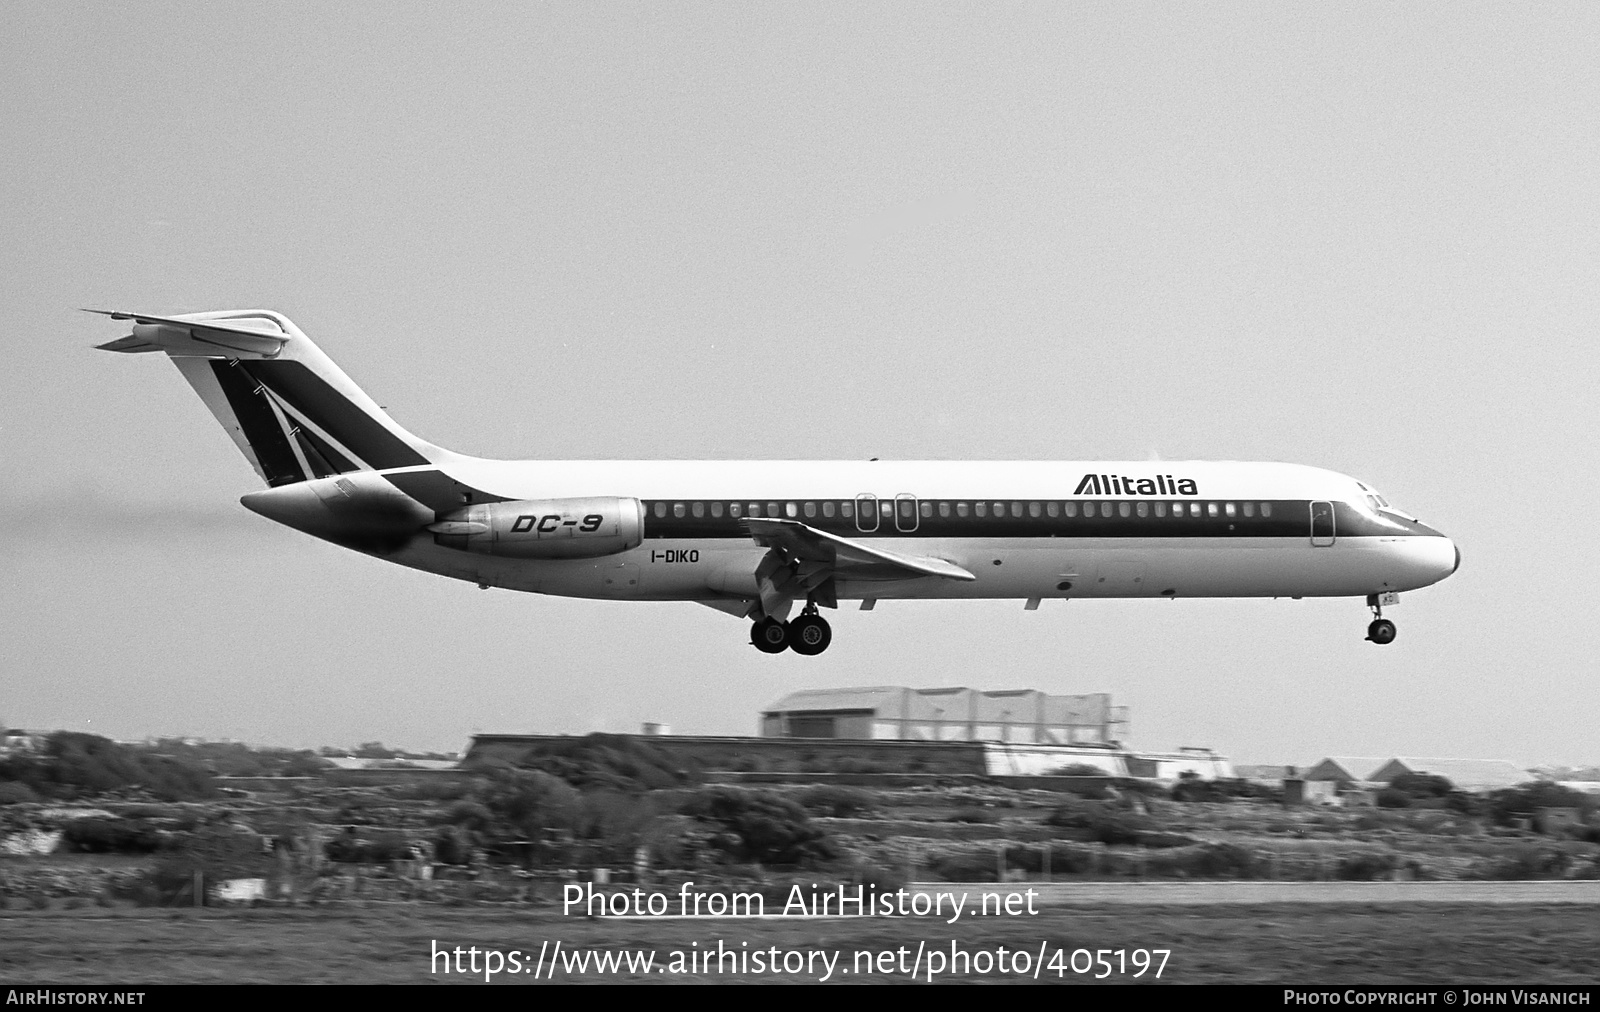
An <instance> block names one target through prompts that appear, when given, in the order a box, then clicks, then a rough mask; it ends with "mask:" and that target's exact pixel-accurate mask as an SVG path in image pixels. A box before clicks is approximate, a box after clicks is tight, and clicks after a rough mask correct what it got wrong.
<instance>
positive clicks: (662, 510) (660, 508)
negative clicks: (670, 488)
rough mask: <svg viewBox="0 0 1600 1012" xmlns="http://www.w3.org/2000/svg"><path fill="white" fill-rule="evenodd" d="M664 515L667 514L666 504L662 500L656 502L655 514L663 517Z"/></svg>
mask: <svg viewBox="0 0 1600 1012" xmlns="http://www.w3.org/2000/svg"><path fill="white" fill-rule="evenodd" d="M666 515H667V504H666V503H664V502H658V503H656V516H658V517H665V516H666Z"/></svg>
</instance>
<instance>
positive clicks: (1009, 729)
mask: <svg viewBox="0 0 1600 1012" xmlns="http://www.w3.org/2000/svg"><path fill="white" fill-rule="evenodd" d="M1127 723H1128V710H1127V707H1123V706H1112V705H1111V696H1110V695H1109V694H1107V693H1103V692H1101V693H1093V694H1090V695H1084V696H1052V695H1048V694H1046V693H1043V692H1039V691H1037V690H1035V689H1010V690H1004V691H998V692H980V691H978V690H976V689H967V688H953V689H909V688H904V687H901V686H874V687H866V688H849V689H807V690H804V691H801V692H793V693H790V694H789V695H787V696H784V697H783V698H782V699H780V700H778V701H777V702H776V703H773V704H772V705H771V706H770V707H768V708H767V709H766V710H765V711H763V712H762V714H761V736H762V737H763V738H853V739H880V740H881V739H897V740H902V741H1001V742H1013V743H1017V744H1028V745H1105V744H1110V743H1114V742H1116V741H1118V740H1119V739H1120V738H1121V737H1123V736H1124V735H1125V734H1126V727H1127Z"/></svg>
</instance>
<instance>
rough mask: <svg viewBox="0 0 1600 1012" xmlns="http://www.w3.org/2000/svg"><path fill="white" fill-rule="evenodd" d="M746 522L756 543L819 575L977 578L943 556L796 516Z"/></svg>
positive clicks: (898, 578)
mask: <svg viewBox="0 0 1600 1012" xmlns="http://www.w3.org/2000/svg"><path fill="white" fill-rule="evenodd" d="M745 525H746V526H747V527H749V529H750V536H751V537H752V538H754V539H755V542H756V544H758V545H760V546H762V547H763V548H771V549H774V550H777V551H779V552H781V553H782V554H784V555H787V556H789V557H790V560H791V561H792V563H794V564H798V566H799V568H800V569H802V570H809V571H811V572H814V573H818V574H819V575H822V574H821V572H820V571H821V570H827V572H826V574H825V575H822V578H823V579H826V578H829V577H843V578H845V579H857V580H907V579H914V578H916V577H919V576H937V577H941V578H943V579H946V580H976V579H977V577H976V576H974V575H972V574H971V573H969V572H967V571H966V570H965V569H962V568H961V567H960V566H958V565H956V564H955V563H953V562H947V561H945V560H944V559H935V558H930V557H928V556H925V555H903V554H901V553H900V552H890V551H885V550H884V549H881V548H872V547H869V546H868V545H866V544H865V543H863V542H860V541H852V540H851V539H850V538H841V537H839V536H838V535H837V534H829V533H827V532H826V531H819V530H817V529H816V528H815V527H808V526H806V525H805V524H803V523H801V522H800V521H798V520H779V519H777V518H769V517H749V518H747V519H746V520H745ZM808 582H809V581H808Z"/></svg>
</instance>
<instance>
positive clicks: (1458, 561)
mask: <svg viewBox="0 0 1600 1012" xmlns="http://www.w3.org/2000/svg"><path fill="white" fill-rule="evenodd" d="M1450 545H1451V547H1452V548H1454V549H1455V550H1456V564H1455V565H1453V566H1451V567H1450V575H1452V576H1454V575H1455V572H1456V570H1458V569H1460V568H1461V546H1460V545H1458V544H1456V543H1455V542H1453V541H1452V542H1451V543H1450Z"/></svg>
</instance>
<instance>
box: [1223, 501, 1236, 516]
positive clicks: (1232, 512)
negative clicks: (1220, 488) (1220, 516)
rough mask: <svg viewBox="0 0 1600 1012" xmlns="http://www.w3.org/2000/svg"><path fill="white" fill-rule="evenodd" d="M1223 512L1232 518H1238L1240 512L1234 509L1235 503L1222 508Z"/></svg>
mask: <svg viewBox="0 0 1600 1012" xmlns="http://www.w3.org/2000/svg"><path fill="white" fill-rule="evenodd" d="M1222 512H1224V513H1226V514H1227V515H1228V516H1230V517H1231V516H1236V515H1237V513H1238V511H1237V510H1235V509H1234V508H1233V503H1231V502H1230V503H1227V504H1226V505H1224V506H1223V507H1222Z"/></svg>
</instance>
